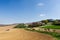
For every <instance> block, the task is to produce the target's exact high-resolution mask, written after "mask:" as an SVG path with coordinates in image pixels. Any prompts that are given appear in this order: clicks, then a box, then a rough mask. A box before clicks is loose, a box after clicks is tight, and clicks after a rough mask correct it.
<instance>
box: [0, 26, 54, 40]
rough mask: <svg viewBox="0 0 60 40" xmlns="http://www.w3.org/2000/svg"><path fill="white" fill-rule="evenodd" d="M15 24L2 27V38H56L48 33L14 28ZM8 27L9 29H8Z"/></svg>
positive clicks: (9, 39) (27, 39)
mask: <svg viewBox="0 0 60 40" xmlns="http://www.w3.org/2000/svg"><path fill="white" fill-rule="evenodd" d="M13 27H14V26H5V27H0V40H54V38H53V37H51V36H50V35H47V34H42V33H37V32H32V31H26V30H24V29H14V28H13ZM7 29H9V30H8V31H7Z"/></svg>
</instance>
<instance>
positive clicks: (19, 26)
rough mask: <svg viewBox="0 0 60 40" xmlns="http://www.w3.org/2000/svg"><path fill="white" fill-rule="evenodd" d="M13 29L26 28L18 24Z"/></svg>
mask: <svg viewBox="0 0 60 40" xmlns="http://www.w3.org/2000/svg"><path fill="white" fill-rule="evenodd" d="M14 28H26V26H25V24H18V25H17V26H15V27H14Z"/></svg>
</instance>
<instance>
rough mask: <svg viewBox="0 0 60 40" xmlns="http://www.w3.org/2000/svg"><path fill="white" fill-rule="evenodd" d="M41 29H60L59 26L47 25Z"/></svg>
mask: <svg viewBox="0 0 60 40" xmlns="http://www.w3.org/2000/svg"><path fill="white" fill-rule="evenodd" d="M43 28H50V29H60V26H59V25H47V26H44V27H43Z"/></svg>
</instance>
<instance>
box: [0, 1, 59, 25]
mask: <svg viewBox="0 0 60 40" xmlns="http://www.w3.org/2000/svg"><path fill="white" fill-rule="evenodd" d="M44 19H60V0H0V24H11V23H28V22H35V21H40V20H44Z"/></svg>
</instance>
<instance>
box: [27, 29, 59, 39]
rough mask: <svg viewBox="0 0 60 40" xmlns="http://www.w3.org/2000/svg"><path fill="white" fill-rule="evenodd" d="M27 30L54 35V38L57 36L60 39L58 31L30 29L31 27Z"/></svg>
mask: <svg viewBox="0 0 60 40" xmlns="http://www.w3.org/2000/svg"><path fill="white" fill-rule="evenodd" d="M26 30H29V31H35V32H39V33H44V34H49V35H51V36H53V37H54V38H57V40H60V34H59V33H56V32H46V31H39V30H30V29H26Z"/></svg>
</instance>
